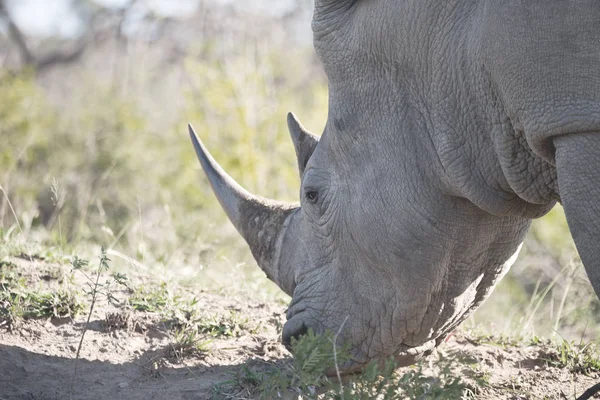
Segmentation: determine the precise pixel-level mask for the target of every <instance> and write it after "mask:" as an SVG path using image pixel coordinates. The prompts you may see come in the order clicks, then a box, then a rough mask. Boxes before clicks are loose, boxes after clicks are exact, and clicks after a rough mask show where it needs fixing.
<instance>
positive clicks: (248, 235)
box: [188, 125, 295, 285]
mask: <svg viewBox="0 0 600 400" xmlns="http://www.w3.org/2000/svg"><path fill="white" fill-rule="evenodd" d="M188 127H189V132H190V137H191V139H192V143H193V144H194V149H195V150H196V155H197V156H198V160H200V164H201V165H202V169H203V170H204V173H205V174H206V177H207V178H208V181H209V182H210V185H211V187H212V189H213V191H214V193H215V195H216V196H217V199H218V200H219V203H221V207H223V210H224V211H225V213H226V214H227V216H228V217H229V220H230V221H231V223H232V224H233V226H235V228H236V229H237V230H238V232H239V233H240V234H241V235H242V237H243V238H244V239H245V240H246V242H247V243H248V245H249V247H250V250H251V251H252V255H253V256H254V258H255V259H256V261H257V262H258V265H259V266H260V267H261V268H262V270H263V271H264V272H265V273H266V274H267V277H268V278H269V279H271V280H272V281H273V282H275V283H276V284H278V285H280V283H279V276H278V275H279V268H278V265H277V264H278V258H279V252H280V250H281V249H280V242H281V240H279V238H280V236H281V235H282V232H283V231H284V230H285V225H286V223H285V222H286V219H287V218H288V216H289V215H290V214H291V212H292V211H293V210H294V208H295V207H294V206H293V205H290V204H287V203H283V202H277V201H273V200H269V199H265V198H262V197H259V196H255V195H253V194H251V193H250V192H248V191H247V190H245V189H244V188H242V187H241V186H240V185H239V184H238V183H237V182H236V181H234V180H233V178H231V177H230V176H229V175H228V174H227V173H226V172H225V171H224V170H223V168H221V166H220V165H219V164H217V162H216V161H215V159H214V158H213V157H212V156H211V155H210V153H209V152H208V150H206V147H205V146H204V144H203V143H202V141H201V140H200V139H199V138H198V135H196V132H195V131H194V128H192V126H191V125H189V126H188Z"/></svg>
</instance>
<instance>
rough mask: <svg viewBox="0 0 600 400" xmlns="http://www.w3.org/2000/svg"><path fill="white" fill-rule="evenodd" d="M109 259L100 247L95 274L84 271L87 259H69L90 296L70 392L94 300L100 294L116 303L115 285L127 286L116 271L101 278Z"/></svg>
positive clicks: (111, 302) (108, 266)
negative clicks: (81, 277)
mask: <svg viewBox="0 0 600 400" xmlns="http://www.w3.org/2000/svg"><path fill="white" fill-rule="evenodd" d="M110 261H111V260H110V258H108V256H107V255H106V251H105V250H104V248H102V250H101V254H100V258H99V262H98V267H97V268H96V271H95V276H90V275H88V274H87V272H86V271H85V267H87V266H88V265H89V262H88V261H87V260H83V259H81V258H79V257H77V256H73V260H72V261H71V266H72V268H73V272H75V271H77V272H79V273H81V274H82V275H83V276H84V277H85V279H86V282H85V285H86V288H85V289H84V292H85V293H86V294H87V295H88V296H90V297H91V300H90V309H89V312H88V315H87V320H86V322H85V325H84V326H83V330H82V331H81V338H80V339H79V345H78V346H77V353H76V355H75V363H74V366H73V375H72V379H71V393H72V390H73V383H74V379H75V375H76V373H77V361H78V360H79V355H80V353H81V348H82V347H83V339H84V338H85V334H86V332H87V330H88V327H89V325H90V320H91V318H92V313H93V312H94V306H95V305H96V302H97V301H98V299H99V298H100V297H101V296H104V297H105V298H106V300H107V301H108V302H109V304H113V305H114V304H118V303H119V301H118V299H117V298H116V297H115V295H114V293H113V289H114V287H115V285H121V286H125V287H127V277H126V276H124V275H121V274H118V273H117V274H113V275H111V276H110V277H109V278H105V279H104V280H102V276H103V274H105V273H106V272H108V271H109V270H110V264H109V263H110Z"/></svg>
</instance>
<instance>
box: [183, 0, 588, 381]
mask: <svg viewBox="0 0 600 400" xmlns="http://www.w3.org/2000/svg"><path fill="white" fill-rule="evenodd" d="M312 28H313V32H314V46H315V50H316V52H317V54H318V56H319V58H320V60H321V61H322V64H323V67H324V69H325V72H326V74H327V78H328V81H329V98H330V100H329V110H328V111H329V113H328V120H327V124H326V126H325V128H324V130H323V132H322V135H321V136H320V138H319V137H318V136H315V135H312V134H311V133H310V132H308V131H307V130H306V129H305V128H304V127H302V126H301V125H300V124H299V122H298V121H297V120H296V119H295V117H294V116H293V115H290V116H289V117H288V125H289V128H290V133H291V137H292V141H293V143H294V146H295V149H296V154H297V156H298V166H299V171H300V174H301V178H302V179H301V181H302V183H301V188H300V204H299V205H287V204H281V203H275V202H272V201H270V200H266V199H262V198H259V197H257V196H254V195H251V194H249V193H247V192H245V191H244V190H243V189H242V188H240V187H239V186H237V184H235V182H234V181H233V180H232V179H231V178H230V177H229V176H227V175H226V173H225V172H224V171H223V170H221V169H220V167H218V165H217V164H216V162H215V161H214V160H213V159H212V157H210V155H209V154H208V152H207V151H206V149H205V148H204V147H203V146H202V145H201V142H200V141H199V139H198V138H197V136H196V135H195V134H194V133H193V131H191V137H192V140H193V141H194V143H195V147H196V151H197V153H198V157H199V159H200V161H201V163H202V165H203V167H204V169H205V172H206V173H207V176H208V178H209V181H210V182H211V185H212V187H213V189H214V191H215V193H216V195H217V197H218V198H219V200H220V202H221V204H222V205H223V207H224V209H225V211H226V212H227V214H228V215H229V217H230V219H231V220H232V222H233V223H234V225H235V226H236V227H237V228H238V230H240V233H241V234H242V235H243V236H244V238H245V239H246V241H247V242H248V243H249V245H250V248H251V250H252V252H253V255H254V256H255V258H256V259H257V261H258V263H259V265H260V266H261V268H263V269H264V270H265V272H266V273H267V276H269V278H270V279H272V280H273V281H274V282H275V283H277V284H278V285H279V286H280V287H281V288H282V289H283V290H284V291H285V292H286V293H288V294H290V295H291V296H292V302H291V304H290V307H289V310H288V313H287V317H288V322H287V323H286V325H285V326H284V330H283V341H284V343H286V344H289V342H290V340H291V338H292V337H296V336H298V335H300V334H302V333H304V332H306V331H307V329H309V328H311V329H313V330H314V331H316V332H317V333H323V332H325V331H326V330H330V331H332V332H340V333H341V336H342V338H343V339H344V340H347V341H349V342H350V343H351V344H352V349H353V351H352V355H353V358H352V361H350V362H349V363H348V364H347V365H345V366H343V368H342V369H343V370H344V371H346V372H350V371H353V370H356V369H359V368H360V367H362V366H364V365H365V364H366V363H368V362H369V361H371V360H383V359H385V358H387V357H390V356H394V357H396V358H397V359H398V360H399V361H400V362H401V363H404V364H409V363H412V362H414V360H415V358H416V357H418V356H420V355H423V354H427V353H428V352H429V351H430V350H431V349H433V348H434V347H435V346H436V345H437V344H439V343H440V342H441V341H442V340H443V339H444V337H445V336H446V335H447V334H448V333H449V332H450V331H452V330H453V329H454V328H455V327H456V326H457V325H459V324H460V323H461V322H462V321H463V320H464V319H465V318H467V317H468V316H469V315H470V313H471V312H473V310H475V309H476V308H477V307H478V306H479V305H480V304H481V302H483V301H484V300H485V299H486V298H487V296H488V295H489V294H490V293H491V291H492V290H493V288H494V286H495V285H496V283H497V282H498V281H499V280H500V279H501V278H502V276H503V275H504V274H505V273H506V272H507V271H508V269H509V268H510V266H511V264H512V263H513V262H514V260H515V258H516V256H517V253H518V251H519V248H520V245H521V243H522V241H523V239H524V237H525V235H526V233H527V230H528V228H529V226H530V222H531V220H532V219H533V218H537V217H540V216H542V215H544V214H545V213H547V212H548V211H549V210H550V209H551V208H552V207H553V206H554V205H555V204H556V202H557V201H562V203H563V205H564V207H565V210H566V214H567V219H568V222H569V227H570V229H571V232H572V234H573V237H574V239H575V242H576V244H577V246H578V249H579V251H580V253H581V258H582V260H583V262H584V264H585V266H586V270H587V272H588V275H589V276H590V280H591V282H592V285H593V286H594V288H595V290H596V292H597V293H600V252H599V250H598V249H600V244H599V240H600V206H599V204H600V189H599V188H600V175H599V173H598V171H599V167H600V2H598V1H596V0H578V1H575V0H570V1H568V0H549V1H542V0H453V1H444V2H440V1H437V0H435V1H434V0H404V1H399V0H354V1H351V0H317V1H316V3H315V14H314V18H313V24H312Z"/></svg>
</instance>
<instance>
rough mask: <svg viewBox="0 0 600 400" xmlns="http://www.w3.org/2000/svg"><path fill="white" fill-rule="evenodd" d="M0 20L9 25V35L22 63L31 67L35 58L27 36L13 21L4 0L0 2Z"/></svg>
mask: <svg viewBox="0 0 600 400" xmlns="http://www.w3.org/2000/svg"><path fill="white" fill-rule="evenodd" d="M0 18H2V19H4V20H5V21H6V23H7V25H8V34H9V35H10V38H11V39H12V40H13V41H14V42H15V44H16V45H17V47H18V48H19V53H20V54H21V61H22V63H23V64H25V65H31V64H32V63H33V62H34V59H35V58H34V56H33V54H32V53H31V50H30V49H29V46H27V41H26V39H25V35H23V32H21V30H20V29H19V27H18V26H17V24H15V22H14V21H13V19H12V18H11V17H10V14H9V13H8V10H7V9H6V6H5V4H4V0H0Z"/></svg>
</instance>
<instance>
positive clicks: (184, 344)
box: [171, 326, 212, 361]
mask: <svg viewBox="0 0 600 400" xmlns="http://www.w3.org/2000/svg"><path fill="white" fill-rule="evenodd" d="M211 343H212V340H211V339H208V340H207V339H206V337H205V336H202V335H201V334H199V333H198V330H197V329H196V328H195V327H194V326H186V327H181V328H178V329H176V330H175V331H174V333H173V341H172V343H171V356H174V357H175V358H177V360H179V361H181V360H183V359H184V358H185V357H189V356H195V355H198V354H206V353H208V352H209V350H210V348H209V345H210V344H211Z"/></svg>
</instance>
